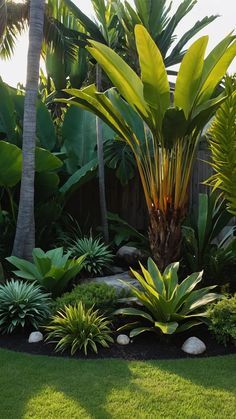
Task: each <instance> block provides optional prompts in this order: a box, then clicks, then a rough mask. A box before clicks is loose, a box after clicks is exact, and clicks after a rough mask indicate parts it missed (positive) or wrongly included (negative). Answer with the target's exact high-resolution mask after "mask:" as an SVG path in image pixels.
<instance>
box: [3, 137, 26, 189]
mask: <svg viewBox="0 0 236 419" xmlns="http://www.w3.org/2000/svg"><path fill="white" fill-rule="evenodd" d="M21 170H22V153H21V150H20V149H19V148H18V147H17V146H15V145H14V144H9V143H6V142H5V141H0V185H1V186H3V187H5V188H6V187H12V186H15V185H16V184H17V183H18V182H19V181H20V178H21Z"/></svg>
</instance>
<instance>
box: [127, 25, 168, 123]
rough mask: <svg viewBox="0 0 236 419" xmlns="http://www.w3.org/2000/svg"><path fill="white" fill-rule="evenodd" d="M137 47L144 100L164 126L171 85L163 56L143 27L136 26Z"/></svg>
mask: <svg viewBox="0 0 236 419" xmlns="http://www.w3.org/2000/svg"><path fill="white" fill-rule="evenodd" d="M135 38H136V46H137V50H138V54H139V62H140V67H141V72H142V81H143V86H144V99H145V101H146V102H147V103H148V105H149V106H150V107H151V108H152V109H153V110H154V111H155V112H154V115H155V120H156V121H158V123H159V126H160V125H161V124H162V120H163V116H164V114H165V111H166V109H167V108H168V107H169V106H170V85H169V82H168V78H167V72H166V69H165V64H164V62H163V58H162V55H161V53H160V51H159V49H158V47H157V46H156V44H155V42H154V41H153V39H152V38H151V36H150V34H149V33H148V31H147V30H146V29H145V27H144V26H142V25H136V26H135Z"/></svg>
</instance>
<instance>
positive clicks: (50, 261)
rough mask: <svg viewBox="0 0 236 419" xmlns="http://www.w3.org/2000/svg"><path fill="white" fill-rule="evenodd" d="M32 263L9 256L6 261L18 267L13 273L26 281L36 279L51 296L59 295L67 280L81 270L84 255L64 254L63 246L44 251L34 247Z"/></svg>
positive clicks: (67, 282)
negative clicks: (75, 256)
mask: <svg viewBox="0 0 236 419" xmlns="http://www.w3.org/2000/svg"><path fill="white" fill-rule="evenodd" d="M32 256H33V261H34V263H31V262H28V261H27V260H24V259H20V258H17V257H16V256H10V257H8V258H6V259H7V260H8V262H10V263H11V264H12V265H14V266H16V267H17V268H18V270H17V271H14V274H15V275H16V276H18V277H20V278H23V279H26V280H27V281H37V282H38V283H39V284H40V285H41V286H42V287H43V288H45V289H46V290H47V291H50V292H51V293H52V295H53V296H58V295H61V294H62V292H63V291H64V289H65V288H66V287H67V285H68V284H69V282H70V281H71V280H72V279H73V278H74V277H75V276H76V275H78V273H79V272H80V271H81V269H82V268H83V263H84V260H85V258H86V255H83V256H80V257H79V258H77V259H75V258H74V259H72V258H71V252H67V253H66V254H64V250H63V247H59V248H58V249H53V250H49V251H48V252H44V251H43V250H42V249H39V248H35V249H34V250H33V253H32Z"/></svg>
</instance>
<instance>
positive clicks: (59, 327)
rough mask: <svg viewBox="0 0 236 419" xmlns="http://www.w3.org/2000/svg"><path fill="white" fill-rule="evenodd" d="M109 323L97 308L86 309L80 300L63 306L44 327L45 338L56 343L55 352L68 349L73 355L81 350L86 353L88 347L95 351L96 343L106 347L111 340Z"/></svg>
mask: <svg viewBox="0 0 236 419" xmlns="http://www.w3.org/2000/svg"><path fill="white" fill-rule="evenodd" d="M109 323H110V321H109V320H108V319H107V318H106V317H104V316H102V315H100V314H99V312H98V310H96V311H94V309H93V308H92V307H91V308H89V309H86V308H85V307H84V305H83V303H82V302H80V303H79V304H77V305H75V306H70V305H69V306H65V307H64V310H62V311H58V312H57V314H55V315H54V316H53V318H52V320H51V323H50V324H49V325H48V326H46V327H45V329H46V331H47V332H48V335H47V337H46V340H47V341H49V342H50V343H56V347H55V350H56V352H64V351H65V350H66V349H70V351H71V355H74V354H75V352H77V351H79V350H83V352H84V353H85V355H87V352H88V349H92V350H93V351H94V352H96V353H97V351H98V349H97V345H101V346H103V347H104V348H108V347H109V344H110V343H112V342H113V339H112V337H111V333H112V332H111V329H110V327H109Z"/></svg>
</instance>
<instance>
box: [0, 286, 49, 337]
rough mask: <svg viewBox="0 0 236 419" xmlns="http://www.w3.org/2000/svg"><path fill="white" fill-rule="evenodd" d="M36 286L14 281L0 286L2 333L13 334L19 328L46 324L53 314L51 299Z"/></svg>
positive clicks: (0, 329)
mask: <svg viewBox="0 0 236 419" xmlns="http://www.w3.org/2000/svg"><path fill="white" fill-rule="evenodd" d="M49 297H50V296H49V294H45V293H44V292H43V291H42V289H41V288H40V287H39V286H38V285H36V284H28V283H26V282H23V281H14V280H13V279H12V280H10V281H8V282H6V283H5V284H2V285H0V331H1V332H2V333H12V332H13V331H14V330H15V329H17V328H24V327H26V326H32V327H34V329H36V330H37V329H38V327H39V326H40V325H41V324H42V323H44V322H45V321H46V320H47V319H48V318H49V317H50V314H51V311H50V304H51V299H50V298H49Z"/></svg>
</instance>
